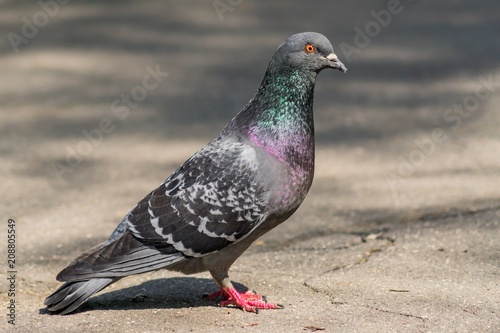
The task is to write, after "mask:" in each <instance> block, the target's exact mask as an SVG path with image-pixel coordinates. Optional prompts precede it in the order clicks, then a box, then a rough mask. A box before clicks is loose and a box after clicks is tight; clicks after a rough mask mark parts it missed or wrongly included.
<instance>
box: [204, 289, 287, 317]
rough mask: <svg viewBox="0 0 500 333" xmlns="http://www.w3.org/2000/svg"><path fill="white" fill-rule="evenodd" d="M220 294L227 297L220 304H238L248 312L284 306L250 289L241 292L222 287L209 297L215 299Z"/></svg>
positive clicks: (208, 297)
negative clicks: (269, 300) (270, 301)
mask: <svg viewBox="0 0 500 333" xmlns="http://www.w3.org/2000/svg"><path fill="white" fill-rule="evenodd" d="M219 296H222V297H224V298H225V300H223V301H221V302H220V306H228V305H236V306H237V307H239V308H241V309H243V310H245V311H248V312H255V313H258V311H259V309H282V308H284V306H283V305H281V304H274V303H267V300H266V298H265V296H262V295H258V294H256V293H255V292H252V291H250V290H247V291H245V292H244V293H239V292H238V291H237V290H236V289H235V288H224V287H222V288H221V289H220V290H219V291H217V292H215V293H213V294H211V295H208V296H207V299H215V298H217V297H219Z"/></svg>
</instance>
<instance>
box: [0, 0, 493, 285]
mask: <svg viewBox="0 0 500 333" xmlns="http://www.w3.org/2000/svg"><path fill="white" fill-rule="evenodd" d="M0 22H1V23H0V29H1V35H2V38H1V39H0V57H1V58H0V73H1V77H0V110H1V111H0V138H1V139H0V156H1V159H0V170H1V172H0V189H1V193H2V200H1V202H0V211H2V212H3V215H4V216H5V215H8V216H9V217H13V218H16V219H17V220H18V225H19V228H20V229H21V230H24V231H22V232H24V235H23V240H22V241H21V242H22V247H20V251H21V253H22V255H24V256H25V257H24V258H25V261H24V262H25V264H26V265H29V267H31V268H32V270H33V272H36V273H37V274H38V276H39V279H40V280H47V281H49V280H50V281H53V277H54V274H55V273H57V271H58V270H59V269H61V268H62V267H63V266H64V264H65V263H67V261H68V260H70V259H71V258H72V257H73V256H75V255H77V254H78V253H79V252H80V251H81V250H84V249H86V248H87V247H89V246H92V245H95V244H97V242H98V241H101V240H104V239H106V237H107V236H108V235H109V233H110V232H111V230H112V229H113V228H114V226H115V225H116V224H117V223H118V222H119V221H120V220H121V218H122V217H123V216H124V215H125V214H126V213H127V212H128V210H129V209H130V208H132V207H133V205H134V204H135V203H136V202H137V201H138V200H140V199H141V198H142V197H143V196H144V195H145V194H147V193H148V192H149V191H150V190H151V189H153V188H154V187H155V186H157V185H158V184H159V183H161V182H162V181H163V180H164V179H165V178H166V177H168V176H169V175H170V173H171V172H172V171H174V170H175V169H176V168H177V167H178V166H179V165H180V164H181V163H182V162H183V161H184V160H185V159H187V158H188V157H189V156H191V155H192V154H193V153H194V152H196V151H197V150H198V149H199V148H201V147H202V146H203V145H204V144H206V143H207V142H208V141H210V140H211V139H212V138H214V137H215V136H216V135H217V134H218V133H219V132H220V130H221V129H222V127H223V126H224V125H225V124H226V123H227V122H228V121H229V120H230V119H231V118H232V117H233V116H234V115H235V114H236V113H237V112H238V111H239V110H240V109H241V108H242V107H243V106H244V105H245V104H246V103H247V102H248V100H249V99H250V98H251V97H252V95H253V93H254V92H255V90H256V89H257V87H258V85H259V84H260V81H261V79H262V77H263V75H264V72H265V70H266V67H267V64H268V62H269V60H270V58H271V56H272V55H273V53H274V51H275V50H276V48H277V47H278V45H279V44H281V43H282V42H283V41H284V40H285V39H286V38H287V37H288V36H290V35H292V34H294V33H298V32H303V31H316V32H320V33H322V34H324V35H325V36H327V37H328V38H329V39H330V41H331V42H332V44H333V47H334V49H335V51H336V53H337V55H338V57H339V58H340V60H341V61H343V62H344V63H345V64H346V66H347V67H348V69H349V70H348V72H347V74H343V73H341V72H338V71H335V72H334V71H324V72H322V73H321V74H320V75H319V77H318V80H317V84H316V90H315V92H316V93H315V108H314V112H315V121H316V135H317V138H316V139H317V161H316V163H317V169H316V170H317V172H316V179H315V183H314V185H313V188H312V190H311V193H310V196H309V197H308V198H307V199H306V202H305V203H304V205H303V207H302V208H301V209H300V210H299V211H298V213H297V214H296V215H294V217H292V219H291V221H290V222H289V223H288V224H285V225H286V227H283V229H280V231H279V232H276V231H273V232H271V233H270V234H269V235H267V236H266V237H267V238H266V239H273V240H275V241H284V240H286V239H292V238H294V237H297V235H301V234H302V233H304V232H305V231H304V221H307V223H308V231H307V232H310V233H315V232H316V233H320V234H321V233H322V232H324V231H325V230H337V231H338V230H349V231H352V232H355V231H356V230H365V229H366V228H371V227H373V226H376V225H378V224H380V223H381V221H384V222H387V221H394V223H399V222H401V221H404V219H394V216H411V214H413V213H414V212H422V211H433V212H443V211H444V212H445V211H447V210H449V209H456V208H458V209H466V210H473V209H477V207H482V206H483V205H490V204H498V202H500V186H498V185H499V176H498V175H499V172H500V148H499V140H500V131H499V130H498V128H499V126H500V111H499V108H498V105H500V104H499V103H500V34H499V33H498V32H499V31H500V3H499V2H498V1H482V2H481V3H480V4H479V3H477V2H472V1H451V0H446V1H431V0H427V1H423V0H422V1H410V0H401V1H392V0H391V1H387V0H383V1H381V0H374V1H349V2H338V1H314V2H306V1H290V0H287V1H283V0H282V1H267V2H264V1H261V2H257V1H250V0H241V1H236V0H233V1H229V0H215V1H184V0H174V1H142V2H140V1H124V0H121V1H104V2H103V1H63V0H60V1H59V2H58V1H56V0H46V1H44V0H42V1H40V2H35V1H21V0H15V1H14V0H12V1H7V0H4V1H1V2H0ZM28 230H36V233H29V232H28ZM49 263H50V264H51V267H53V268H50V270H49V271H46V270H45V269H44V267H46V266H47V265H48V264H49ZM26 267H28V266H26ZM26 269H28V268H26ZM33 283H35V282H33ZM55 285H56V284H55V282H54V286H55ZM47 290H48V289H47Z"/></svg>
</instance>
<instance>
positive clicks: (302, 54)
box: [272, 32, 347, 76]
mask: <svg viewBox="0 0 500 333" xmlns="http://www.w3.org/2000/svg"><path fill="white" fill-rule="evenodd" d="M272 64H273V66H275V67H278V68H291V69H296V70H302V71H306V72H307V71H308V72H310V73H311V74H312V75H313V76H315V75H316V74H317V73H319V72H320V71H321V70H323V69H325V68H333V69H338V70H340V71H342V72H344V73H345V72H346V71H347V68H346V67H345V66H344V64H343V63H342V62H340V60H339V59H338V58H337V56H336V55H335V53H334V52H333V47H332V44H331V43H330V41H329V40H328V38H326V37H325V36H323V35H322V34H319V33H316V32H303V33H300V34H296V35H293V36H290V37H289V38H288V39H287V40H285V42H283V44H281V45H280V46H279V47H278V50H277V51H276V53H275V54H274V56H273V60H272Z"/></svg>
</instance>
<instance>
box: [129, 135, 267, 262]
mask: <svg viewBox="0 0 500 333" xmlns="http://www.w3.org/2000/svg"><path fill="white" fill-rule="evenodd" d="M248 151H253V148H251V147H247V146H246V145H245V144H243V143H240V142H238V141H232V140H227V139H226V140H222V139H221V138H218V139H216V140H214V141H213V142H211V143H210V144H209V145H207V146H206V147H204V148H203V149H202V150H200V151H199V152H198V153H196V154H195V155H194V156H193V157H191V158H190V159H189V160H188V161H186V163H184V164H183V165H182V166H181V167H180V168H179V169H178V170H177V171H175V172H174V173H173V174H172V176H170V177H169V178H168V179H167V180H166V181H165V182H164V183H163V184H162V185H161V186H159V187H158V188H157V189H156V190H154V191H153V192H151V193H150V194H149V195H148V196H146V197H145V198H144V199H143V200H142V201H141V202H139V204H138V205H137V206H136V207H135V208H134V209H133V210H132V211H131V212H130V213H129V214H128V215H127V217H126V218H125V220H126V225H127V230H128V232H130V233H131V234H132V235H134V236H135V237H137V238H139V239H142V240H145V241H146V242H150V243H152V244H155V245H162V244H169V245H172V246H173V247H174V248H175V249H176V250H177V251H179V252H181V253H182V254H183V255H184V256H188V257H199V256H203V255H205V254H208V253H211V252H215V251H219V250H221V249H223V248H225V247H226V246H228V245H230V244H231V243H233V242H235V241H237V240H239V239H241V238H242V237H244V236H245V235H247V234H248V233H249V232H251V231H252V230H253V229H254V228H255V227H256V226H257V225H258V224H259V223H260V222H262V221H263V220H264V218H265V215H266V213H265V208H266V206H267V200H266V198H267V196H266V190H265V189H264V188H263V187H262V186H261V185H260V184H259V182H258V177H257V172H258V170H257V168H256V161H255V154H254V155H252V154H248V153H247V152H248Z"/></svg>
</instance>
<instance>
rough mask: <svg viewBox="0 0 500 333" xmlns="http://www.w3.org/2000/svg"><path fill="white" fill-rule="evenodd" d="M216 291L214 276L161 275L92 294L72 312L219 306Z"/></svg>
mask: <svg viewBox="0 0 500 333" xmlns="http://www.w3.org/2000/svg"><path fill="white" fill-rule="evenodd" d="M233 286H234V287H235V288H236V289H237V290H238V291H240V292H244V291H246V290H248V288H247V287H245V286H244V285H242V284H240V283H235V282H233ZM217 290H218V286H217V285H216V284H215V283H214V281H213V280H212V279H204V278H194V277H174V278H161V279H155V280H150V281H146V282H143V283H141V284H140V285H137V286H133V287H128V288H123V289H119V290H115V291H110V292H107V293H103V294H100V295H98V296H95V297H92V298H90V299H89V300H88V301H87V302H86V303H84V304H83V305H82V306H81V307H80V308H79V309H77V310H76V311H74V312H72V313H71V314H75V313H83V312H87V311H95V310H144V309H181V308H196V307H216V306H219V300H217V299H215V300H210V299H207V297H206V296H207V295H209V294H212V293H214V292H216V291H217ZM39 313H40V314H48V315H51V314H54V313H52V312H50V311H48V310H47V308H41V309H40V311H39Z"/></svg>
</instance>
